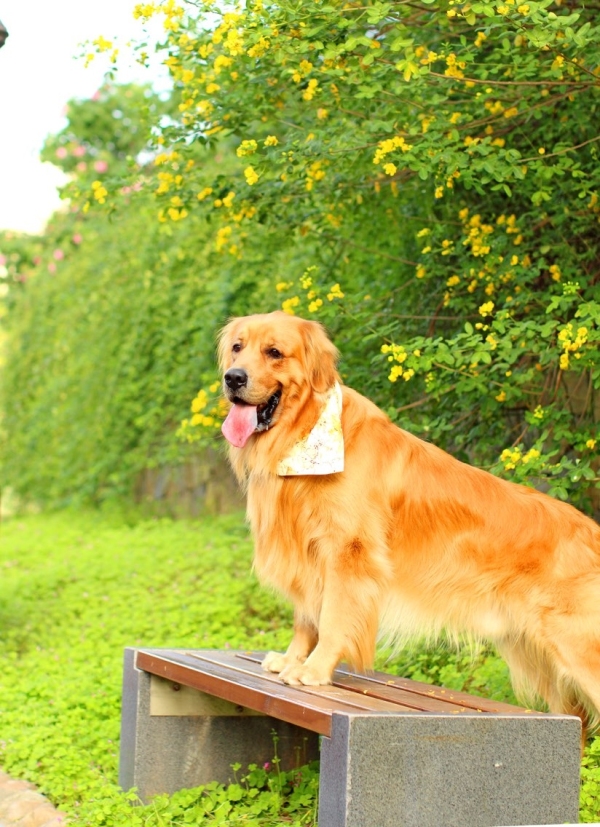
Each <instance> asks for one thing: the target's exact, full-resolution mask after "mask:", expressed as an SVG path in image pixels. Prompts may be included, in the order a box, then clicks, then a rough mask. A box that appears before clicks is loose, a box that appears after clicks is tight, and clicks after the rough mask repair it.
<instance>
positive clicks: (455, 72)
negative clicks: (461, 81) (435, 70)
mask: <svg viewBox="0 0 600 827" xmlns="http://www.w3.org/2000/svg"><path fill="white" fill-rule="evenodd" d="M466 65H467V64H466V63H465V61H464V60H458V59H457V57H456V55H455V54H454V52H450V54H449V55H447V57H446V68H445V70H444V74H445V75H446V77H449V78H464V76H465V73H464V72H463V71H462V70H463V69H464V68H465V66H466Z"/></svg>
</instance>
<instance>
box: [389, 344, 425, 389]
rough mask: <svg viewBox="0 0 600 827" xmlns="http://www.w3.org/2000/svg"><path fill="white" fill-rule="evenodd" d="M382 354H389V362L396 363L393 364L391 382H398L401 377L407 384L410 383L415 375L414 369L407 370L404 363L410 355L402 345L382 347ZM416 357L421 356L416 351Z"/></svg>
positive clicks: (390, 375) (390, 374)
mask: <svg viewBox="0 0 600 827" xmlns="http://www.w3.org/2000/svg"><path fill="white" fill-rule="evenodd" d="M381 352H382V353H384V354H387V358H388V362H395V364H392V367H391V370H390V373H389V375H388V380H389V381H390V382H397V381H398V378H399V377H400V376H401V377H402V378H403V379H404V381H405V382H408V381H409V380H410V379H412V377H413V376H414V375H415V372H414V370H413V369H412V368H405V367H404V362H406V360H407V358H408V353H407V352H406V349H405V348H404V347H402V345H396V344H391V345H382V346H381ZM415 355H420V353H419V351H415Z"/></svg>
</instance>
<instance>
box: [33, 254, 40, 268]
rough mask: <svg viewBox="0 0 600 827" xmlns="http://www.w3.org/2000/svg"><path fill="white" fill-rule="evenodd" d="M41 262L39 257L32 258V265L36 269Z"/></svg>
mask: <svg viewBox="0 0 600 827" xmlns="http://www.w3.org/2000/svg"><path fill="white" fill-rule="evenodd" d="M41 260H42V258H41V256H34V257H33V263H34V264H35V265H36V267H37V265H38V264H39V263H40V262H41Z"/></svg>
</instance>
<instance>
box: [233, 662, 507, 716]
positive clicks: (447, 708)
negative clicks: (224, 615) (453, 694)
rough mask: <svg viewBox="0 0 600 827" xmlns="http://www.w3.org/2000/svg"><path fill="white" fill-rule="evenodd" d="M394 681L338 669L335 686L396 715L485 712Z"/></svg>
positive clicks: (472, 705) (471, 705)
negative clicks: (375, 700)
mask: <svg viewBox="0 0 600 827" xmlns="http://www.w3.org/2000/svg"><path fill="white" fill-rule="evenodd" d="M237 657H239V658H241V659H244V660H246V659H248V660H252V662H254V663H259V662H260V661H261V660H262V657H264V655H260V654H259V653H252V654H248V655H246V654H245V653H244V654H238V655H237ZM391 677H393V676H390V675H387V676H386V678H387V680H386V681H385V682H382V681H380V680H374V679H373V678H372V674H371V673H367V674H362V673H361V674H358V673H356V672H350V671H348V670H346V669H344V668H338V669H336V670H335V672H334V674H333V686H335V687H340V688H342V689H344V690H345V691H346V692H356V693H357V694H359V695H360V696H361V697H364V696H366V697H369V698H379V699H380V700H383V701H388V702H391V703H393V704H395V705H396V707H397V711H400V709H398V707H399V706H400V705H402V706H404V707H406V708H408V709H411V710H413V711H415V710H417V711H419V712H447V713H450V714H457V713H459V712H460V713H465V714H471V715H474V714H477V713H478V712H483V710H482V709H478V708H476V707H475V702H476V701H477V699H476V698H471V701H472V703H471V704H470V705H469V706H467V705H466V704H460V703H459V702H458V701H455V700H452V699H450V698H438V697H436V696H434V695H433V693H432V692H428V693H427V694H426V695H423V694H422V693H418V692H412V691H411V690H410V684H411V682H410V681H409V682H408V683H409V686H408V688H406V687H402V688H401V687H399V686H397V685H396V682H395V681H393V680H390V678H391ZM427 686H428V685H427ZM321 688H322V687H321ZM432 688H433V687H429V689H430V690H431V689H432ZM467 697H468V696H467ZM511 709H513V711H514V708H513V707H511Z"/></svg>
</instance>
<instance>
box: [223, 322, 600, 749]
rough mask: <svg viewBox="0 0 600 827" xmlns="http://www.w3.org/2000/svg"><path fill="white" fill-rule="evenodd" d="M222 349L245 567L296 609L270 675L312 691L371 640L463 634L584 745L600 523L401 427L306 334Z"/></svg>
mask: <svg viewBox="0 0 600 827" xmlns="http://www.w3.org/2000/svg"><path fill="white" fill-rule="evenodd" d="M218 349H219V362H220V367H221V370H222V373H223V392H224V395H225V397H226V399H227V400H228V402H229V403H231V407H230V411H229V414H228V416H227V419H226V420H225V422H224V424H223V433H224V434H225V436H226V438H227V439H228V440H229V442H230V443H231V445H230V446H229V455H230V462H231V465H232V467H233V470H234V472H235V474H236V476H237V478H238V480H239V481H240V483H242V485H243V486H244V487H245V489H246V491H247V512H248V518H249V522H250V525H251V529H252V534H253V538H254V542H255V556H254V565H255V569H256V572H257V574H258V576H259V579H260V580H261V581H263V582H266V583H268V584H270V585H271V586H273V587H275V589H277V590H278V591H279V592H281V593H283V595H285V596H286V597H287V598H288V599H289V600H290V601H291V602H292V604H293V606H294V633H293V638H292V641H291V643H290V645H289V648H288V649H287V651H286V652H285V654H279V653H275V652H270V653H269V654H268V655H267V656H266V657H265V659H264V661H263V667H264V669H265V670H267V671H269V672H274V673H278V674H279V677H280V679H281V680H282V681H283V682H285V683H287V684H292V685H303V684H304V685H309V686H313V685H322V684H327V683H330V682H331V678H332V673H333V671H334V669H335V667H336V666H337V664H338V663H339V661H340V660H342V659H346V660H347V661H349V662H350V663H351V664H352V665H353V666H354V667H355V668H357V669H360V670H363V669H366V668H369V667H370V666H371V665H372V663H373V658H374V653H375V645H376V640H377V636H378V632H382V633H384V634H387V635H388V636H391V637H392V638H396V639H399V640H402V639H405V638H407V637H409V636H415V635H427V636H435V635H438V634H439V633H440V632H441V631H442V630H445V631H447V632H448V633H449V634H450V635H451V636H454V637H459V636H460V635H463V634H467V635H470V636H473V637H474V638H476V639H486V640H490V641H491V642H493V643H494V644H495V646H496V647H497V649H498V651H499V652H500V654H501V655H502V657H503V658H504V659H505V660H506V662H507V663H508V665H509V668H510V672H511V679H512V682H513V685H514V688H515V690H516V692H517V694H518V695H519V696H521V697H527V698H532V696H538V697H539V698H541V699H543V700H544V701H545V702H546V704H547V706H548V708H549V709H550V710H551V711H552V712H557V713H568V714H575V715H578V716H579V717H580V718H581V719H582V723H583V728H584V729H583V732H584V734H583V737H584V738H585V734H586V728H587V727H589V726H592V725H597V723H598V719H599V713H600V527H599V526H598V525H597V524H596V523H595V522H594V521H593V520H591V519H589V518H588V517H586V516H584V515H583V514H582V513H580V512H579V511H578V510H577V509H575V508H573V507H572V506H570V505H568V504H566V503H563V502H559V501H558V500H554V499H553V498H551V497H549V496H547V495H545V494H543V493H541V492H539V491H537V490H535V489H533V488H528V487H526V486H523V485H517V484H515V483H511V482H508V481H505V480H502V479H499V478H498V477H495V476H493V475H492V474H489V473H488V472H486V471H483V470H480V469H478V468H474V467H472V466H469V465H466V464H464V463H462V462H460V461H458V460H456V459H454V458H453V457H452V456H450V455H449V454H447V453H445V452H444V451H442V450H441V449H439V448H437V447H435V446H434V445H432V444H430V443H427V442H424V441H422V440H420V439H418V438H417V437H415V436H413V435H412V434H410V433H408V432H406V431H404V430H402V429H400V428H398V427H397V426H396V425H394V424H393V423H392V422H391V421H390V420H389V419H388V417H387V416H386V415H385V414H384V413H383V412H382V411H380V410H379V408H377V407H376V406H375V405H374V404H373V403H372V402H370V401H369V400H368V399H366V398H365V397H363V396H361V395H360V394H359V393H357V392H356V391H354V390H352V389H351V388H349V387H346V386H343V385H342V384H341V382H340V377H339V375H338V372H337V367H336V366H337V359H338V352H337V350H336V348H335V346H334V345H333V343H332V342H331V341H330V339H329V338H328V337H327V335H326V333H325V331H324V329H323V327H322V326H321V325H320V324H318V323H317V322H314V321H307V320H304V319H301V318H298V317H296V316H290V315H288V314H286V313H283V312H281V311H276V312H273V313H268V314H263V315H254V316H246V317H243V318H235V319H233V320H231V321H230V322H229V323H228V324H227V325H226V326H225V327H224V329H223V330H222V331H221V334H220V338H219V348H218ZM327 412H329V413H328V414H327V415H326V413H327ZM317 432H319V433H317ZM315 433H316V434H317V436H316V442H315V438H314V434H315ZM330 437H331V439H330ZM311 440H312V442H311ZM340 442H341V456H340ZM330 443H332V444H333V448H331V444H330Z"/></svg>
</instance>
